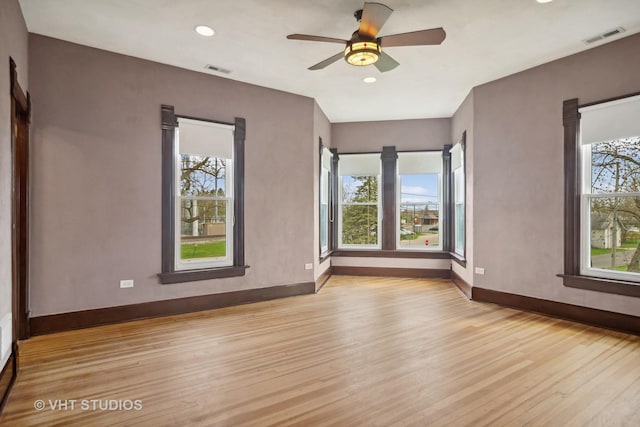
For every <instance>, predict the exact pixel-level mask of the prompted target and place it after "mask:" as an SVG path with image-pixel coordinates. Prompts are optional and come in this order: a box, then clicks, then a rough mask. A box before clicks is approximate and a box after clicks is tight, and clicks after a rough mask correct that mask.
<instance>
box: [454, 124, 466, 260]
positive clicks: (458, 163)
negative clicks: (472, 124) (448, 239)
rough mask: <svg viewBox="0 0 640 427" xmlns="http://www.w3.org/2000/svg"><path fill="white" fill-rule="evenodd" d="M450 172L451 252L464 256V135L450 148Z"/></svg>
mask: <svg viewBox="0 0 640 427" xmlns="http://www.w3.org/2000/svg"><path fill="white" fill-rule="evenodd" d="M450 153H451V173H452V174H453V186H452V187H453V188H452V191H453V193H452V199H453V202H452V206H453V252H454V253H456V254H457V255H460V256H461V257H463V258H464V256H465V187H466V183H465V167H464V154H465V135H463V136H462V141H460V142H459V143H457V144H456V145H454V146H453V147H452V148H451V150H450Z"/></svg>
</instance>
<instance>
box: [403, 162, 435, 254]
mask: <svg viewBox="0 0 640 427" xmlns="http://www.w3.org/2000/svg"><path fill="white" fill-rule="evenodd" d="M428 152H431V151H428ZM437 152H438V153H440V156H442V151H437ZM416 153H422V151H416ZM404 175H438V198H437V200H438V245H437V246H436V245H429V246H408V247H407V246H404V247H403V246H401V245H400V242H401V235H400V222H401V218H400V210H401V200H402V175H401V174H400V167H399V166H398V160H397V159H396V178H395V181H396V251H399V252H402V251H423V252H437V251H441V250H442V243H443V240H444V235H443V234H442V218H443V215H442V213H443V206H442V171H441V172H438V173H437V174H435V173H432V172H425V173H422V174H409V173H407V174H404Z"/></svg>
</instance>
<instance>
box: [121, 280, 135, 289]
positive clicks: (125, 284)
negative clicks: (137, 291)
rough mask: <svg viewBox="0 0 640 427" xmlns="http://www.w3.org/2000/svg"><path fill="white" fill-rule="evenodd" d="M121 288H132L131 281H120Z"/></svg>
mask: <svg viewBox="0 0 640 427" xmlns="http://www.w3.org/2000/svg"><path fill="white" fill-rule="evenodd" d="M120 287H121V288H133V280H120Z"/></svg>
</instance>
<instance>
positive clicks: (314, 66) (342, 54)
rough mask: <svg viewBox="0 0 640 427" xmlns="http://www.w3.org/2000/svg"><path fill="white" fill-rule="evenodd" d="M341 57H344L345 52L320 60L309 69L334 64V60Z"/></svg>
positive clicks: (318, 68) (317, 68)
mask: <svg viewBox="0 0 640 427" xmlns="http://www.w3.org/2000/svg"><path fill="white" fill-rule="evenodd" d="M340 58H344V52H339V53H336V54H335V55H333V56H332V57H331V58H327V59H325V60H324V61H322V62H318V63H317V64H316V65H313V66H311V67H309V69H310V70H322V69H323V68H325V67H326V66H328V65H331V64H333V63H334V62H336V61H337V60H338V59H340Z"/></svg>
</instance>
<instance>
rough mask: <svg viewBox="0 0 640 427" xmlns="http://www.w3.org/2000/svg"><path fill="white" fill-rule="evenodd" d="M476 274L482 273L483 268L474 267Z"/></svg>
mask: <svg viewBox="0 0 640 427" xmlns="http://www.w3.org/2000/svg"><path fill="white" fill-rule="evenodd" d="M476 274H484V268H482V267H476Z"/></svg>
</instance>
